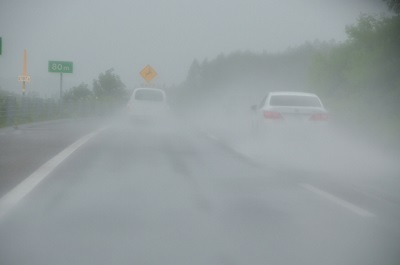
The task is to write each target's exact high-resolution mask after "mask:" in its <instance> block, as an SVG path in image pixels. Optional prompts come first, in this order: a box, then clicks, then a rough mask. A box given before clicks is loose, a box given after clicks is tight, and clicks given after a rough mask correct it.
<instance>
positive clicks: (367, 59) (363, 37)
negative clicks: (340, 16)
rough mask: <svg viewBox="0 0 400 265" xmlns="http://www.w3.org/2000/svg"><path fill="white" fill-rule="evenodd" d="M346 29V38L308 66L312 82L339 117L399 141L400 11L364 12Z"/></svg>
mask: <svg viewBox="0 0 400 265" xmlns="http://www.w3.org/2000/svg"><path fill="white" fill-rule="evenodd" d="M346 33H347V35H348V40H347V41H346V42H344V43H342V44H340V45H337V46H335V47H333V48H332V49H329V50H328V51H325V52H320V53H319V54H318V55H317V56H316V58H315V60H314V62H313V64H312V66H311V69H310V82H311V84H312V87H313V89H314V90H315V91H317V92H318V93H319V94H322V95H323V97H325V98H326V99H327V100H328V101H329V102H328V103H329V105H330V106H331V108H332V109H333V110H334V111H335V113H337V114H338V116H339V118H340V119H341V120H343V121H345V120H346V118H347V120H348V121H357V123H358V125H360V126H361V127H362V128H363V129H364V130H368V131H369V132H370V133H374V134H375V135H376V136H377V137H389V138H392V139H393V138H396V139H397V141H398V140H399V138H398V135H400V75H399V73H400V16H399V15H396V16H393V17H381V18H376V17H373V16H369V15H362V16H361V17H360V18H359V20H358V23H357V24H356V25H352V26H348V27H347V28H346ZM396 136H397V137H396ZM398 142H399V141H398ZM397 144H398V143H397Z"/></svg>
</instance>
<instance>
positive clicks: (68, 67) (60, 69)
mask: <svg viewBox="0 0 400 265" xmlns="http://www.w3.org/2000/svg"><path fill="white" fill-rule="evenodd" d="M73 68H74V64H73V62H65V61H49V73H60V100H61V99H62V95H63V91H62V82H63V73H68V74H71V73H72V72H73Z"/></svg>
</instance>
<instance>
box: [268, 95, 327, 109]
mask: <svg viewBox="0 0 400 265" xmlns="http://www.w3.org/2000/svg"><path fill="white" fill-rule="evenodd" d="M269 105H271V106H287V107H321V102H320V101H319V99H318V98H317V97H313V96H293V95H277V96H271V98H270V100H269Z"/></svg>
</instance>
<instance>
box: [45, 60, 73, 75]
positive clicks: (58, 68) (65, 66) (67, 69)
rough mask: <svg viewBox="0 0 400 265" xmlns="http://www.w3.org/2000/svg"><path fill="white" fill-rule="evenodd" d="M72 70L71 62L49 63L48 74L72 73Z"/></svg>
mask: <svg viewBox="0 0 400 265" xmlns="http://www.w3.org/2000/svg"><path fill="white" fill-rule="evenodd" d="M73 68H74V67H73V63H72V62H63V61H49V72H50V73H72V70H73Z"/></svg>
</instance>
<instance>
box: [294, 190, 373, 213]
mask: <svg viewBox="0 0 400 265" xmlns="http://www.w3.org/2000/svg"><path fill="white" fill-rule="evenodd" d="M301 186H302V187H303V188H305V189H307V190H309V191H312V192H313V193H315V194H318V195H320V196H321V197H323V198H325V199H328V200H329V201H331V202H333V203H335V204H337V205H340V206H342V207H344V208H346V209H347V210H350V211H351V212H353V213H355V214H357V215H360V216H363V217H375V214H373V213H371V212H369V211H367V210H364V209H363V208H361V207H358V206H357V205H354V204H352V203H350V202H347V201H345V200H343V199H341V198H338V197H336V196H334V195H332V194H330V193H329V192H326V191H324V190H321V189H319V188H317V187H314V186H312V185H310V184H302V185H301Z"/></svg>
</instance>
